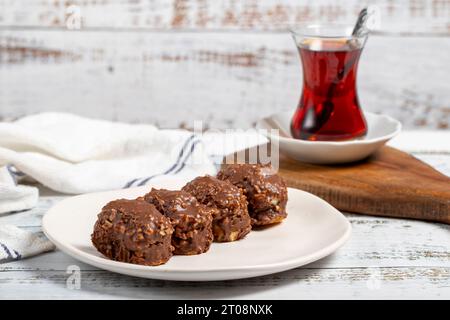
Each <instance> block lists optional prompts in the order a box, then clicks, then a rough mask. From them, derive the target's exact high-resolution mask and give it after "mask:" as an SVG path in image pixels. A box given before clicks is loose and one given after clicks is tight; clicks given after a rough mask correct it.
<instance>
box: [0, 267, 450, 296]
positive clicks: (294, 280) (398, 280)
mask: <svg viewBox="0 0 450 320" xmlns="http://www.w3.org/2000/svg"><path fill="white" fill-rule="evenodd" d="M68 277H69V274H67V273H66V272H65V271H22V272H21V271H10V272H0V297H1V298H4V299H6V298H8V299H36V298H45V299H104V298H107V299H126V298H128V299H129V298H133V299H227V298H229V299H446V298H447V299H448V297H449V296H450V268H448V267H447V268H444V267H440V268H396V267H394V268H354V269H307V268H304V269H295V270H291V271H287V272H283V273H279V274H275V275H270V276H266V277H258V278H251V279H242V280H236V281H221V282H207V283H198V282H197V283H195V282H170V281H158V280H148V279H139V278H132V277H127V276H123V275H119V274H115V273H110V272H106V271H83V272H81V283H80V284H81V287H80V289H79V290H76V289H75V290H74V289H68V288H67V285H66V284H67V279H68Z"/></svg>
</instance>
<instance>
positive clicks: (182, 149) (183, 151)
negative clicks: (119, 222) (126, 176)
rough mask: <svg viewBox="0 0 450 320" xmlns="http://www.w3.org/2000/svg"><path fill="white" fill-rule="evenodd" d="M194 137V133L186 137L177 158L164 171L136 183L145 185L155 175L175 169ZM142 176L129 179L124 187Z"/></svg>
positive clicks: (128, 186) (129, 185) (131, 184)
mask: <svg viewBox="0 0 450 320" xmlns="http://www.w3.org/2000/svg"><path fill="white" fill-rule="evenodd" d="M194 138H195V134H192V135H190V136H189V138H187V139H186V141H185V142H184V144H183V147H182V148H181V150H180V152H179V153H178V157H177V160H176V161H175V163H174V164H173V165H172V166H171V167H170V168H169V169H167V170H166V171H164V172H163V173H159V174H155V175H152V176H150V177H146V178H144V180H142V181H141V182H139V183H138V184H137V185H138V186H143V185H145V184H146V183H147V182H148V181H149V180H151V179H153V178H154V177H156V176H161V175H165V174H169V173H171V172H172V171H173V170H175V169H176V168H177V167H178V166H179V164H180V160H181V158H182V157H183V154H184V153H185V150H186V148H187V147H188V146H189V143H190V142H191V141H192V140H193V139H194ZM141 179H142V178H136V179H133V180H131V181H129V182H128V183H127V184H126V185H125V187H124V188H130V187H131V186H133V185H134V184H135V183H136V182H137V181H139V180H141Z"/></svg>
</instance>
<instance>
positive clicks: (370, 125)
mask: <svg viewBox="0 0 450 320" xmlns="http://www.w3.org/2000/svg"><path fill="white" fill-rule="evenodd" d="M292 114H293V113H292V112H281V113H277V114H274V115H272V116H270V117H267V118H264V119H261V120H260V121H259V122H258V127H259V128H264V129H279V130H280V135H279V136H275V135H272V134H271V133H270V130H269V131H268V138H269V139H271V140H274V139H279V140H278V141H279V145H280V151H281V152H282V153H285V154H287V155H288V156H289V157H291V158H293V159H295V160H298V161H303V162H309V163H317V164H333V163H346V162H353V161H358V160H361V159H364V158H366V157H368V156H369V155H371V154H373V153H374V152H375V151H377V150H378V149H379V148H380V147H381V146H383V145H384V144H385V143H386V142H387V141H389V140H390V139H392V138H393V137H395V136H396V135H397V134H398V133H399V132H400V130H401V124H400V122H398V121H397V120H395V119H394V118H391V117H389V116H386V115H377V114H374V113H370V112H364V116H365V118H366V121H367V135H366V136H364V137H362V138H360V139H355V140H349V141H306V140H300V139H294V138H292V136H291V134H290V122H291V119H292Z"/></svg>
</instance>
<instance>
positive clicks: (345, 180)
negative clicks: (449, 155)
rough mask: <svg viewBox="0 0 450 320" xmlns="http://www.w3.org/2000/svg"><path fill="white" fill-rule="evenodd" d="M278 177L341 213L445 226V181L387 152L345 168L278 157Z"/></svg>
mask: <svg viewBox="0 0 450 320" xmlns="http://www.w3.org/2000/svg"><path fill="white" fill-rule="evenodd" d="M280 174H281V176H283V178H284V179H286V182H287V183H288V186H290V187H293V188H298V189H302V190H305V191H308V192H311V193H313V194H315V195H318V196H319V197H321V198H323V199H325V200H326V201H328V202H329V203H331V204H332V205H333V206H334V207H336V208H337V209H339V210H342V211H347V212H354V213H363V214H370V215H377V216H390V217H399V218H412V219H421V220H429V221H438V222H443V223H448V224H450V178H449V177H447V176H445V175H443V174H441V173H440V172H438V171H436V170H435V169H433V168H432V167H430V166H429V165H427V164H425V163H423V162H422V161H420V160H418V159H416V158H414V157H413V156H411V155H409V154H407V153H404V152H402V151H399V150H397V149H394V148H391V147H383V148H381V149H380V150H379V151H378V152H377V153H376V154H375V155H373V156H372V157H370V158H369V159H367V160H365V161H361V162H358V163H352V164H345V165H331V166H330V165H326V166H325V165H313V164H306V163H300V162H296V161H295V160H291V159H288V158H285V157H283V158H282V159H281V161H280Z"/></svg>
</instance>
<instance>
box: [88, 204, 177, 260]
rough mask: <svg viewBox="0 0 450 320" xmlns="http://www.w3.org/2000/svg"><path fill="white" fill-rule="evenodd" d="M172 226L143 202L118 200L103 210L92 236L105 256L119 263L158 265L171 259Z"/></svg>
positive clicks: (149, 205) (153, 208)
mask: <svg viewBox="0 0 450 320" xmlns="http://www.w3.org/2000/svg"><path fill="white" fill-rule="evenodd" d="M172 233H173V227H172V225H171V224H170V220H169V219H168V218H166V217H165V216H163V215H162V214H161V213H160V212H159V211H158V210H157V209H156V208H155V206H153V205H151V204H149V203H148V202H146V201H144V200H125V199H121V200H115V201H111V202H109V203H108V204H107V205H106V206H104V207H103V209H102V211H101V212H100V213H99V215H98V219H97V222H96V223H95V226H94V233H93V234H92V236H91V239H92V243H93V244H94V246H95V247H96V248H97V250H98V251H100V252H101V253H102V254H104V255H105V256H107V257H108V258H110V259H112V260H116V261H122V262H129V263H135V264H142V265H148V266H156V265H160V264H163V263H166V262H167V260H169V259H170V257H171V256H172V251H173V247H172V245H171V238H172Z"/></svg>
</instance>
